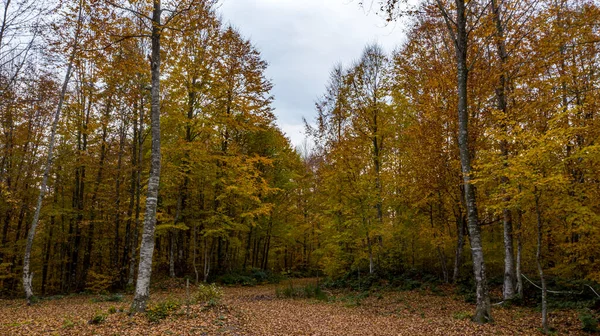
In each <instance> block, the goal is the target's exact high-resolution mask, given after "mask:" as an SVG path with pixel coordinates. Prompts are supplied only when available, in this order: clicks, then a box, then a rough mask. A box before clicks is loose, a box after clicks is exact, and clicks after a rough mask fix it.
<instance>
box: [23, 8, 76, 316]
mask: <svg viewBox="0 0 600 336" xmlns="http://www.w3.org/2000/svg"><path fill="white" fill-rule="evenodd" d="M81 2H82V1H81V0H80V1H79V13H78V16H77V28H76V31H75V37H74V38H73V51H71V55H70V57H69V63H68V65H67V72H66V73H65V79H64V81H63V84H62V88H61V91H60V96H59V99H58V106H57V107H56V112H55V113H54V119H53V120H52V129H51V131H50V141H49V143H48V158H47V159H46V167H45V168H44V175H43V177H42V184H41V185H40V194H39V196H38V199H37V204H36V208H35V212H34V215H33V219H32V221H31V226H30V227H29V233H28V234H27V243H26V245H25V255H24V257H23V289H24V290H25V296H26V298H27V304H31V301H32V298H33V288H32V284H31V282H32V280H33V273H32V272H31V271H30V267H31V265H30V260H31V248H32V246H33V239H34V238H35V230H36V229H37V226H38V223H39V219H40V212H41V210H42V202H43V200H44V195H45V194H46V186H47V185H48V177H49V175H50V168H51V167H52V161H53V154H54V141H55V139H56V129H57V127H58V121H59V120H60V113H61V111H62V107H63V103H64V101H65V96H66V94H67V88H68V86H69V79H70V78H71V72H72V70H73V62H74V60H75V55H76V54H77V47H78V44H79V33H80V30H81V16H82V9H83V6H82V3H81Z"/></svg>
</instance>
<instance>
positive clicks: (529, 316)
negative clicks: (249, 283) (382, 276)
mask: <svg viewBox="0 0 600 336" xmlns="http://www.w3.org/2000/svg"><path fill="white" fill-rule="evenodd" d="M313 281H314V280H295V281H293V282H292V285H293V286H296V287H297V288H298V287H302V286H304V285H305V284H306V283H309V282H313ZM287 286H290V283H289V281H285V282H283V283H281V284H279V285H264V286H256V287H239V288H226V289H225V295H224V298H223V300H222V305H220V306H218V307H213V308H210V309H208V308H206V307H203V306H201V305H193V306H190V307H185V306H183V307H182V308H181V309H180V310H179V312H178V313H177V314H174V315H172V316H169V317H167V318H166V319H164V320H161V321H160V322H159V323H151V322H149V321H148V319H147V318H146V317H145V316H136V317H133V318H131V317H129V316H128V315H127V314H125V313H122V312H118V311H120V310H122V309H125V308H127V306H128V303H129V302H130V299H131V298H130V297H129V296H125V298H124V300H123V301H122V302H117V303H115V302H94V301H95V300H93V298H94V297H93V296H83V295H77V296H72V297H65V298H60V299H55V300H44V301H42V302H40V303H38V304H36V305H33V306H31V307H27V306H26V305H25V303H24V300H3V301H0V335H145V336H146V335H240V336H241V335H256V336H262V335H281V336H288V335H290V336H291V335H315V336H317V335H322V336H326V335H327V336H328V335H348V336H352V335H361V336H366V335H381V336H385V335H427V336H430V335H541V333H540V332H539V328H538V326H539V313H537V312H535V311H534V310H532V309H525V308H519V307H511V308H510V309H503V308H496V309H494V311H493V315H494V318H495V323H493V324H488V325H484V326H479V325H476V324H474V323H472V322H470V321H469V319H468V315H469V314H470V313H471V312H472V311H473V310H474V307H473V306H472V305H471V304H467V303H465V302H464V301H462V300H460V299H459V298H455V297H453V294H452V292H451V291H445V292H443V293H442V292H437V294H434V293H430V292H429V291H426V290H424V291H420V290H415V291H405V292H396V291H389V292H377V293H371V294H370V295H368V296H366V297H365V296H364V295H363V296H361V297H359V296H357V295H356V293H350V292H342V291H340V292H336V293H329V294H335V295H331V296H330V300H328V301H318V300H315V299H285V298H277V295H276V291H277V289H278V288H279V289H280V290H281V289H283V288H285V287H287ZM168 298H177V299H180V300H182V299H184V298H185V290H184V289H181V288H179V289H170V290H166V291H164V292H161V293H155V294H153V300H154V301H155V302H158V301H164V300H168ZM114 309H116V310H117V313H112V314H108V313H107V312H109V311H113V312H114ZM98 315H103V316H104V317H105V320H104V321H102V322H101V323H99V324H90V323H89V321H90V320H91V319H92V318H93V317H94V316H98ZM551 325H553V326H554V327H556V328H557V329H558V331H559V334H560V335H584V334H585V333H583V332H580V331H579V328H580V322H579V321H578V320H577V315H576V312H553V313H552V314H551Z"/></svg>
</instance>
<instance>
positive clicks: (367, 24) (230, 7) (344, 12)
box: [221, 0, 404, 146]
mask: <svg viewBox="0 0 600 336" xmlns="http://www.w3.org/2000/svg"><path fill="white" fill-rule="evenodd" d="M221 14H222V17H223V20H224V21H225V23H231V24H232V25H233V26H235V27H236V28H238V29H239V30H240V31H241V32H242V34H243V35H244V36H246V37H247V38H249V39H250V40H251V41H252V43H254V45H255V46H256V47H257V49H258V50H260V51H261V53H262V56H263V59H264V60H266V61H267V62H268V63H269V68H268V70H267V77H268V78H270V79H271V80H272V81H273V84H274V89H273V94H274V96H275V102H274V107H275V115H276V116H277V124H278V125H279V126H280V127H281V129H282V130H283V131H284V133H285V134H286V135H287V137H288V138H290V139H291V140H292V143H293V144H294V145H295V146H298V145H300V144H302V142H303V139H304V125H303V122H302V117H304V118H306V119H307V120H309V121H313V120H314V116H315V110H314V103H315V101H316V100H317V98H318V97H319V96H320V95H322V94H323V92H324V91H325V84H326V83H327V79H328V77H329V71H330V70H331V69H332V67H333V66H334V64H336V63H338V62H341V63H342V64H343V65H344V66H347V65H349V64H351V63H352V62H353V61H354V60H355V59H357V58H359V57H360V54H361V52H362V49H363V48H364V46H365V45H366V44H368V43H372V42H378V43H379V44H381V45H382V46H383V47H384V49H385V50H386V51H388V52H391V51H392V50H393V49H394V48H395V47H396V46H397V45H398V44H400V43H401V42H402V40H403V38H404V32H403V29H401V28H400V27H399V26H395V25H394V24H390V25H388V26H386V25H385V20H383V19H382V18H381V17H379V16H378V15H376V13H374V12H370V13H369V12H368V11H365V10H364V9H362V8H360V7H359V5H358V0H354V1H352V0H222V5H221Z"/></svg>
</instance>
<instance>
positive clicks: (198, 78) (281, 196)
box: [0, 0, 600, 335]
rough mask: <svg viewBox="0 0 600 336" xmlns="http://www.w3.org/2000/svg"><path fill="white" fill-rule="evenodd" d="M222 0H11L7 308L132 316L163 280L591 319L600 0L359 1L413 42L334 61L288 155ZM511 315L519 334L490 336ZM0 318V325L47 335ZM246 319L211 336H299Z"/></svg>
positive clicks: (488, 319) (268, 84)
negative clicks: (56, 300) (53, 301)
mask: <svg viewBox="0 0 600 336" xmlns="http://www.w3.org/2000/svg"><path fill="white" fill-rule="evenodd" d="M222 1H232V0H222ZM331 1H334V0H331ZM220 2H221V1H218V0H60V1H58V0H56V1H54V0H44V1H39V0H12V1H11V0H4V1H3V2H2V4H1V5H0V12H1V14H2V19H1V25H0V121H1V124H0V194H1V197H0V297H1V298H2V300H0V305H2V301H4V302H5V303H6V307H13V306H14V307H21V308H20V309H38V308H36V307H42V306H43V305H44V304H50V303H47V302H50V301H46V300H49V299H45V298H51V297H58V296H60V297H67V296H68V295H79V294H80V293H84V294H86V295H104V296H103V297H105V298H110V295H114V293H125V295H127V296H126V301H127V302H128V306H127V311H128V312H129V313H130V314H134V313H136V312H139V313H143V312H148V311H155V310H156V309H157V308H156V307H157V305H156V304H150V303H149V302H153V301H152V300H154V296H155V292H157V293H158V292H160V290H158V289H157V288H158V287H161V286H162V287H164V288H162V289H163V290H164V289H165V288H166V287H169V286H171V285H173V286H175V284H178V285H177V286H179V287H178V289H177V290H179V292H180V293H183V292H182V291H185V292H186V293H187V294H185V295H187V297H189V296H190V294H189V290H190V289H189V286H194V287H193V288H194V291H196V289H197V288H200V290H199V291H200V292H201V294H202V293H204V292H206V293H204V294H206V295H207V296H206V300H205V301H207V302H212V301H210V300H209V297H213V296H215V297H217V296H219V297H220V296H222V294H223V293H222V291H223V289H222V288H221V287H215V286H214V285H204V283H217V284H220V286H225V287H226V288H225V289H224V291H225V298H229V297H230V296H231V295H237V296H235V297H236V299H235V300H240V299H239V298H240V297H244V295H246V296H248V295H255V296H254V298H257V299H256V300H259V301H260V300H261V298H263V299H264V298H265V297H267V298H269V300H270V299H271V298H272V296H273V294H274V293H275V292H273V290H274V289H273V288H271V287H268V288H270V289H269V290H270V292H265V293H267V294H265V293H263V292H260V290H261V289H260V288H262V287H260V286H257V285H261V284H263V283H266V282H281V283H282V284H283V283H286V282H289V287H286V288H284V289H281V288H280V287H277V295H276V297H277V299H279V298H280V296H288V297H289V296H292V297H296V296H302V297H305V298H307V297H313V296H315V297H317V298H318V297H321V296H322V295H324V296H325V297H327V296H328V295H329V296H332V297H335V296H336V293H338V294H339V293H340V291H342V292H343V293H346V291H351V292H352V293H358V294H356V295H357V296H360V295H361V293H367V295H370V299H367V301H368V300H375V299H374V298H373V297H374V296H377V295H383V296H386V295H387V294H385V293H387V292H386V291H389V290H397V289H398V288H402V290H408V291H409V293H411V294H406V295H425V294H418V293H420V292H418V293H417V294H414V293H413V291H415V290H419V291H425V292H427V291H429V292H431V293H433V294H435V293H436V292H437V291H440V292H445V293H448V292H449V293H460V295H461V296H460V299H457V300H458V301H456V302H454V301H453V302H454V303H452V304H453V305H456V306H460V307H463V306H462V305H465V304H466V306H464V307H463V308H456V309H463V310H465V312H464V313H461V312H460V311H452V312H451V313H446V314H447V315H448V314H449V315H448V316H446V317H445V320H446V321H444V323H449V325H451V326H450V327H448V326H447V325H446V324H440V325H438V327H440V326H442V325H446V326H447V327H448V328H455V327H456V325H458V324H460V325H461V328H475V329H460V328H459V329H457V330H455V329H452V330H455V331H456V334H457V335H461V334H462V335H465V334H482V333H483V334H487V333H489V334H493V333H494V332H493V330H492V329H477V328H499V329H498V330H496V334H502V332H505V333H506V334H531V333H538V332H542V333H545V334H556V332H559V331H561V330H563V331H564V330H570V331H566V334H576V333H577V332H580V331H581V329H582V328H583V330H584V331H588V332H594V331H597V330H598V319H599V318H600V294H599V292H600V243H599V241H600V145H599V144H596V141H600V122H599V120H600V112H598V111H596V108H600V95H599V94H598V90H599V89H600V57H599V55H598V52H599V50H600V3H598V2H597V1H595V0H422V1H404V0H381V1H379V0H373V1H369V0H367V1H354V2H350V3H349V4H347V5H348V6H355V7H356V8H357V10H358V9H359V8H360V7H363V8H366V7H368V8H369V10H372V11H375V12H376V13H377V14H378V15H379V16H381V18H382V21H386V20H387V22H390V23H392V22H402V24H403V25H405V26H406V28H405V31H406V38H405V40H404V41H400V40H399V41H398V46H397V48H396V49H395V50H393V51H391V52H388V51H386V50H384V48H382V47H381V46H380V45H378V44H377V43H372V44H369V45H367V46H365V47H364V50H363V52H362V55H356V57H355V58H356V60H355V61H354V62H352V63H350V64H341V63H340V64H332V65H331V72H330V73H329V81H328V82H327V83H323V90H322V95H321V96H320V97H319V98H318V99H317V100H316V102H315V111H316V118H315V119H313V118H312V117H307V118H306V120H305V126H306V127H305V128H306V137H307V141H306V145H305V146H301V147H300V146H298V147H295V146H294V145H293V144H292V143H291V141H290V139H289V138H288V137H287V136H286V134H285V133H284V132H283V131H282V130H281V129H280V128H279V127H278V125H277V119H276V117H275V113H276V111H275V109H274V107H273V102H274V100H275V99H276V98H277V97H275V96H274V95H273V92H272V90H273V86H274V85H275V84H276V83H273V82H272V80H271V79H270V78H269V77H268V76H267V75H266V70H267V68H268V61H269V60H268V59H264V57H263V56H262V54H261V52H260V46H256V45H255V44H254V43H253V42H252V41H251V40H250V39H248V38H247V37H245V35H244V32H243V27H239V28H236V27H234V26H232V25H231V24H229V23H225V21H224V20H223V18H222V17H221V15H220V13H219V6H220ZM273 43H276V41H274V42H273ZM306 66H307V67H310V64H307V65H306ZM299 278H309V279H316V285H314V286H313V285H312V282H310V283H309V284H308V285H306V287H304V289H305V292H306V293H305V294H302V295H300V294H298V293H297V292H296V290H295V289H294V287H293V281H297V282H299V283H302V281H306V280H302V279H299ZM294 279H298V280H294ZM157 284H163V285H157ZM164 284H168V285H164ZM157 286H158V287H157ZM165 286H166V287H165ZM177 286H175V287H177ZM198 286H199V287H198ZM228 286H233V287H228ZM239 286H245V287H241V288H246V287H248V288H250V289H247V290H248V291H252V292H248V293H253V294H247V293H246V292H243V293H245V294H239V293H237V292H235V293H237V294H231V293H234V292H229V291H237V290H240V289H239ZM284 287H285V286H284ZM169 288H170V287H169ZM296 289H297V288H296ZM167 290H168V288H167ZM286 290H287V292H286ZM378 290H382V291H384V292H385V293H384V294H373V293H375V292H376V291H378ZM365 291H366V292H365ZM309 292H310V293H312V294H310V295H309V294H308V293H309ZM109 293H113V294H109ZM369 293H370V294H369ZM377 293H379V292H377ZM431 293H430V294H431ZM204 294H202V295H200V294H199V295H200V297H202V298H205V296H204ZM433 294H431V295H433ZM82 295H83V294H82ZM119 295H120V294H119ZM157 295H158V297H160V296H161V295H162V294H157ZM182 295H183V294H182ZM390 295H391V294H390ZM394 295H395V294H394ZM446 295H448V294H446ZM338 296H339V295H338ZM428 298H429V299H428ZM121 299H122V298H121ZM121 299H119V300H118V301H120V300H121ZM65 300H66V299H65ZM199 300H200V301H202V300H201V299H199ZM227 300H229V299H227ZM227 300H225V302H229V301H227ZM382 300H384V301H382V302H387V301H386V300H387V298H385V299H382ZM415 300H416V301H419V300H425V301H426V302H427V300H433V301H430V302H437V301H435V300H440V298H439V297H435V295H433V296H431V297H421V296H418V298H416V299H415ZM447 300H450V298H448V299H447ZM465 300H466V301H465ZM107 301H110V300H107ZM188 301H189V300H188ZM188 301H186V302H187V304H188V308H186V309H188V310H187V311H186V313H187V314H188V317H189V316H191V315H190V313H189V311H190V309H191V310H192V311H193V309H192V308H189V302H188ZM329 301H332V300H331V299H329ZM333 301H335V300H333ZM375 301H376V300H375ZM459 301H460V302H459ZM165 302H166V301H164V302H163V303H162V304H163V305H164V304H165ZM232 302H237V303H236V304H238V305H241V306H244V305H246V304H248V303H247V302H246V301H243V300H241V301H239V302H238V301H232ZM240 302H241V303H240ZM290 302H291V303H290ZM301 302H303V301H298V302H296V301H289V302H288V301H284V303H280V304H282V305H283V304H285V305H291V306H290V307H288V306H285V307H284V308H281V307H278V308H276V309H279V310H281V309H283V310H285V309H288V310H294V309H300V308H299V307H296V308H294V306H293V305H294V304H297V305H304V304H305V303H301ZM353 302H354V301H353ZM368 302H370V301H368ZM465 302H466V303H465ZM561 302H563V303H565V302H566V303H569V304H561ZM213 303H214V302H213ZM355 303H356V302H355ZM129 304H130V305H129ZM230 304H231V305H234V303H230ZM257 304H258V303H257ZM265 304H266V303H265ZM444 304H445V303H440V304H439V305H444ZM30 305H31V306H30ZM83 305H91V303H89V301H86V302H84V303H83ZM180 305H181V306H182V307H183V306H185V305H184V304H178V305H177V307H179V306H180ZM389 305H390V306H389V307H391V306H392V305H393V304H392V303H389ZM159 306H160V304H159ZM209 306H210V305H209ZM214 306H216V307H217V308H214V307H213V308H214V309H221V310H222V309H225V308H223V307H224V306H222V305H220V304H214ZM25 307H27V308H25ZM161 307H162V306H161ZM311 307H312V308H310V307H309V308H310V309H317V308H315V307H313V306H311ZM327 307H329V306H324V307H322V308H320V309H322V310H323V311H328V309H329V308H327ZM452 307H454V306H452V305H451V306H449V308H448V309H449V310H453V309H454V308H452ZM465 307H466V308H465ZM105 308H108V306H107V307H105ZM111 308H113V307H111ZM73 309H79V308H73ZM103 309H104V308H103ZM165 309H167V308H165ZM174 309H175V308H173V310H174ZM182 309H183V308H182ZM203 309H204V308H203ZM206 309H208V308H206ZM227 309H233V308H227ZM240 309H241V308H240ZM247 309H250V310H252V309H253V306H252V305H250V304H249V306H248V308H247ZM307 309H308V308H307ZM344 309H345V308H344ZM357 309H358V308H357ZM361 309H362V308H361ZM428 309H429V308H428ZM431 309H433V308H431ZM522 309H525V310H524V311H525V312H521V310H522ZM527 309H529V310H527ZM0 310H2V308H0ZM92 310H93V309H92ZM167 310H169V309H167ZM221 310H218V312H215V311H212V310H211V313H210V314H216V315H215V316H223V315H219V314H225V313H219V312H221ZM317 310H318V309H317ZM15 311H16V309H15V310H14V311H13V310H11V313H10V314H16V313H15ZM116 311H117V312H118V311H119V309H117V310H116ZM226 311H229V310H226ZM467 312H468V313H467ZM515 312H521V313H519V314H524V315H527V316H530V317H531V318H529V319H527V321H526V322H524V323H525V324H527V325H532V327H531V328H530V329H523V330H521V329H518V331H517V330H516V329H502V327H503V325H504V326H505V324H504V322H506V320H507V319H509V317H507V316H508V315H507V314H513V313H515ZM457 313H460V314H462V315H460V314H459V316H458V318H456V316H457V315H456V314H457ZM6 314H8V313H6ZM90 314H91V313H90ZM182 314H183V313H182ZM198 314H199V315H201V314H204V313H198ZM348 314H350V313H348ZM452 314H455V315H454V316H455V319H454V320H453V319H452V316H453V315H452ZM557 314H558V315H557ZM561 314H566V315H565V316H567V315H568V316H567V317H565V316H562V315H561ZM234 315H235V314H234ZM267 315H268V314H267ZM417 315H418V314H417ZM417 315H415V316H416V318H419V317H418V316H417ZM463 315H464V316H465V320H472V321H473V322H468V323H467V321H465V322H463V321H462V320H463V318H462V316H463ZM11 316H12V317H11ZM11 316H9V315H7V317H6V318H1V319H0V322H2V323H0V331H3V329H2V328H5V327H7V328H8V327H11V328H12V327H14V328H17V329H10V330H9V329H4V331H3V333H6V334H36V333H41V334H44V332H43V331H42V330H37V331H35V332H34V331H32V330H29V329H19V328H20V327H22V326H23V325H26V323H24V322H23V323H22V322H18V321H17V320H19V317H17V316H16V315H11ZM97 316H98V315H97ZM101 316H104V318H105V319H106V316H105V315H101ZM227 316H229V315H227ZM232 316H233V315H232ZM236 316H237V315H236ZM424 316H425V313H421V316H420V317H421V318H423V317H424ZM511 316H512V315H511ZM85 318H87V319H89V318H90V316H86V317H85ZM211 318H213V319H215V318H216V319H218V318H220V317H211ZM244 318H245V317H244ZM263 318H267V317H263ZM510 318H512V319H513V320H514V319H515V317H514V316H513V317H510ZM11 319H12V320H11ZM231 319H233V317H231ZM240 319H241V320H244V319H243V318H240ZM192 320H193V319H188V320H186V322H185V323H184V324H188V323H191V322H190V321H192ZM241 320H240V321H241ZM573 320H574V321H575V322H573ZM15 321H17V322H15ZM61 321H62V324H63V326H62V327H61V328H63V329H61V330H62V331H61V330H58V331H57V334H69V332H71V333H72V334H88V333H89V334H93V333H94V330H93V329H86V330H85V331H84V330H83V329H82V330H79V329H68V328H67V327H66V326H65V323H66V322H65V321H67V320H66V319H65V320H64V321H63V320H61ZM69 321H70V320H69ZM91 321H94V319H92V320H91ZM103 321H104V319H102V321H100V322H103ZM123 321H124V320H123ZM227 321H230V320H227ZM244 321H246V320H244ZM411 321H412V320H411ZM503 321H504V322H503ZM100 322H99V323H100ZM113 322H114V321H113ZM238 322H239V321H238ZM36 323H37V322H36ZM99 323H90V324H91V325H93V324H99ZM114 323H115V326H116V325H118V323H120V322H118V321H117V322H114ZM140 323H141V322H140ZM174 323H175V324H177V323H176V322H174ZM181 323H183V322H181ZM223 323H224V322H223ZM236 323H237V322H236ZM239 323H241V325H245V326H250V327H252V326H253V327H252V328H260V327H261V326H260V324H256V325H253V324H252V323H251V322H248V321H246V322H243V323H242V322H239ZM248 323H249V324H248ZM373 323H375V322H373ZM390 323H395V322H390ZM402 323H406V321H405V322H402ZM412 323H415V322H412ZM421 323H423V325H426V324H427V323H429V324H431V323H434V322H431V318H430V319H427V318H426V317H425V318H423V319H422V320H421ZM440 323H441V322H440ZM463 323H464V325H463ZM14 324H17V325H14ZM67 324H68V323H67ZM71 324H74V325H75V327H74V328H79V327H81V328H84V326H82V325H81V326H80V325H78V324H77V323H71ZM184 324H182V325H184ZM484 324H488V325H491V326H481V325H484ZM581 324H583V327H581ZM150 326H153V325H152V324H151V325H150ZM250 327H248V328H250ZM263 327H264V326H263ZM413 327H414V325H413V326H411V328H413ZM57 328H59V327H57ZM85 328H90V327H89V326H85ZM115 328H116V327H115ZM149 328H150V327H149ZM151 328H154V327H151ZM232 328H233V327H232ZM252 328H251V331H249V332H247V333H245V332H243V331H242V329H235V330H234V329H227V328H225V329H227V330H225V331H223V330H221V329H219V330H218V331H215V330H213V331H209V332H208V333H204V334H236V335H246V334H248V335H291V334H298V335H304V334H312V333H310V332H309V331H306V330H300V329H292V330H295V331H294V332H291V331H289V330H288V331H281V330H279V329H277V330H279V331H276V329H265V330H262V331H257V330H258V329H252ZM293 328H300V326H296V327H293ZM443 328H445V327H443ZM569 328H571V329H569ZM573 328H574V329H573ZM59 329H60V328H59ZM222 329H223V328H222ZM26 330H29V331H26ZM69 330H71V331H69ZM73 330H78V331H77V332H75V331H73ZM152 330H154V331H152V332H156V333H157V334H162V333H164V332H165V331H164V330H162V331H160V332H159V331H156V330H155V329H152ZM252 330H254V332H252ZM342 330H343V329H342ZM411 330H412V332H411V333H409V334H410V335H414V334H426V333H427V334H436V335H437V334H440V335H443V334H451V333H450V332H449V330H450V329H446V331H445V332H446V333H444V331H443V330H442V331H439V330H438V329H435V330H438V331H435V332H433V333H432V332H431V331H427V332H426V329H411ZM573 330H575V331H573ZM388 331H389V330H388ZM103 332H106V334H110V333H108V331H103ZM204 332H205V331H204ZM211 332H212V333H211ZM228 332H229V333H228ZM312 332H315V331H314V330H313V331H312ZM371 332H373V334H374V335H388V333H386V332H383V331H381V332H380V333H378V332H376V331H371ZM389 332H390V333H389V334H390V335H391V334H394V335H397V334H402V333H398V332H396V333H392V332H391V331H389ZM570 332H571V333H570ZM176 333H177V334H188V333H189V334H194V333H193V332H191V331H189V330H187V331H185V332H184V331H177V332H176ZM113 334H114V333H113ZM126 334H135V333H134V332H133V331H130V332H129V333H126ZM145 334H148V331H145ZM198 334H202V333H201V332H200V331H199V332H198ZM323 334H324V335H340V334H346V333H345V332H344V331H339V330H338V331H337V332H336V331H332V332H330V333H327V332H324V333H323ZM347 334H352V333H350V332H348V333H347ZM359 334H360V333H359ZM362 335H366V334H365V333H363V334H362Z"/></svg>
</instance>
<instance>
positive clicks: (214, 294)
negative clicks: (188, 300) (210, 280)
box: [194, 284, 223, 306]
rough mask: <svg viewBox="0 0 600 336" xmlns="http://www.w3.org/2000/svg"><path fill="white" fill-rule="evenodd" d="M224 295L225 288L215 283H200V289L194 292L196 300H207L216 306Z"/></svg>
mask: <svg viewBox="0 0 600 336" xmlns="http://www.w3.org/2000/svg"><path fill="white" fill-rule="evenodd" d="M222 297H223V290H222V289H221V288H219V287H218V286H217V285H215V284H210V285H204V284H200V285H198V289H197V290H196V293H195V294H194V300H195V301H196V302H206V303H210V304H211V305H213V306H216V305H217V304H218V303H219V301H220V300H221V298H222Z"/></svg>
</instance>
